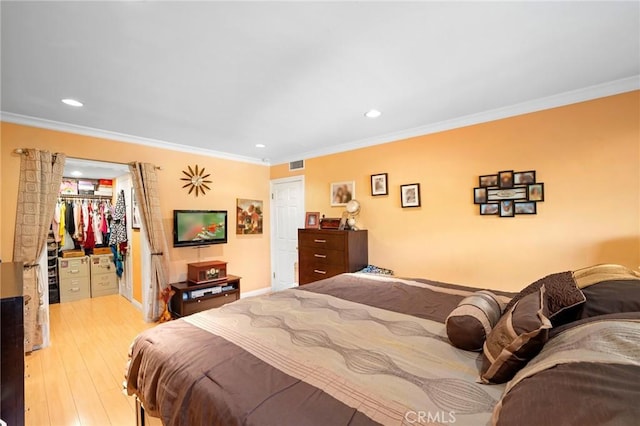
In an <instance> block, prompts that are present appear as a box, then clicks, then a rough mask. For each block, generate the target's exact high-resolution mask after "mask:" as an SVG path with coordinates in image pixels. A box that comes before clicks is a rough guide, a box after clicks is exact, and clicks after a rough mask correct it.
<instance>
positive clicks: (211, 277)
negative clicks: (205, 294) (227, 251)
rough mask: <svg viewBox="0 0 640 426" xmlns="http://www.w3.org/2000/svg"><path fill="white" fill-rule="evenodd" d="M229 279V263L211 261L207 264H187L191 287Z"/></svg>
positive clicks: (188, 279)
mask: <svg viewBox="0 0 640 426" xmlns="http://www.w3.org/2000/svg"><path fill="white" fill-rule="evenodd" d="M226 278H227V262H221V261H219V260H209V261H206V262H197V263H188V264H187V281H188V283H189V285H193V284H206V283H211V282H215V281H220V280H224V279H226Z"/></svg>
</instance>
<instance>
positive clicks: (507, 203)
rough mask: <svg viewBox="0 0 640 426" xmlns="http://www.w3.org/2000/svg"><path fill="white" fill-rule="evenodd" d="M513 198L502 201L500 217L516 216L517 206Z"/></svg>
mask: <svg viewBox="0 0 640 426" xmlns="http://www.w3.org/2000/svg"><path fill="white" fill-rule="evenodd" d="M513 204H514V202H513V201H512V200H503V201H500V217H514V216H515V208H514V205H513Z"/></svg>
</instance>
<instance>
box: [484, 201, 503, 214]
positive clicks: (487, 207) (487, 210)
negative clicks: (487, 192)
mask: <svg viewBox="0 0 640 426" xmlns="http://www.w3.org/2000/svg"><path fill="white" fill-rule="evenodd" d="M499 207H500V204H498V203H490V204H480V214H481V215H483V216H485V215H492V214H493V215H495V214H498V208H499Z"/></svg>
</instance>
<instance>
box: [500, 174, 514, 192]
mask: <svg viewBox="0 0 640 426" xmlns="http://www.w3.org/2000/svg"><path fill="white" fill-rule="evenodd" d="M498 186H499V187H500V188H513V170H504V171H502V172H498Z"/></svg>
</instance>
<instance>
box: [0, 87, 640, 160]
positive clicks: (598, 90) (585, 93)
mask: <svg viewBox="0 0 640 426" xmlns="http://www.w3.org/2000/svg"><path fill="white" fill-rule="evenodd" d="M639 89H640V75H634V76H631V77H627V78H622V79H619V80H614V81H610V82H607V83H602V84H597V85H594V86H589V87H585V88H582V89H577V90H572V91H569V92H564V93H559V94H557V95H552V96H548V97H544V98H539V99H534V100H531V101H526V102H522V103H519V104H515V105H509V106H506V107H502V108H496V109H492V110H489V111H484V112H479V113H476V114H470V115H466V116H464V117H458V118H453V119H451V120H444V121H440V122H437V123H431V124H427V125H424V126H419V127H414V128H411V129H406V130H401V131H398V132H392V133H387V134H385V135H380V136H375V137H372V138H366V139H360V140H356V141H352V142H347V143H344V144H340V145H335V146H333V147H327V148H321V149H317V150H311V151H307V152H305V153H302V154H296V155H295V156H292V157H283V158H277V159H273V158H272V159H271V160H270V161H266V160H263V159H258V158H251V157H244V156H239V155H233V154H229V153H225V152H220V151H213V150H209V149H203V148H196V147H190V146H186V145H179V144H176V143H173V142H167V141H162V140H158V139H150V138H143V137H139V136H132V135H127V134H123V133H118V132H112V131H108V130H102V129H96V128H92V127H85V126H78V125H75V124H68V123H62V122H58V121H53V120H45V119H41V118H36V117H30V116H26V115H20V114H14V113H10V112H3V111H0V120H2V121H6V122H9V123H15V124H22V125H25V126H33V127H40V128H45V129H50V130H57V131H62V132H69V133H76V134H80V135H85V136H91V137H96V138H104V139H111V140H115V141H119V142H126V143H134V144H138V145H145V146H151V147H155V148H164V149H170V150H173V151H180V152H187V153H191V154H197V155H206V156H210V157H216V158H222V159H227V160H234V161H241V162H246V163H252V164H260V165H264V166H270V165H272V164H283V163H289V162H291V161H297V160H304V159H307V158H314V157H320V156H323V155H329V154H336V153H339V152H345V151H351V150H354V149H359V148H365V147H368V146H373V145H380V144H383V143H389V142H394V141H398V140H402V139H407V138H412V137H416V136H423V135H428V134H432V133H437V132H442V131H445V130H451V129H456V128H459V127H465V126H471V125H474V124H479V123H486V122H489V121H494V120H499V119H503V118H508V117H513V116H516V115H522V114H528V113H531V112H536V111H542V110H545V109H550V108H556V107H560V106H565V105H570V104H574V103H578V102H584V101H589V100H592V99H597V98H602V97H606V96H612V95H618V94H620V93H626V92H631V91H633V90H639Z"/></svg>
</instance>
